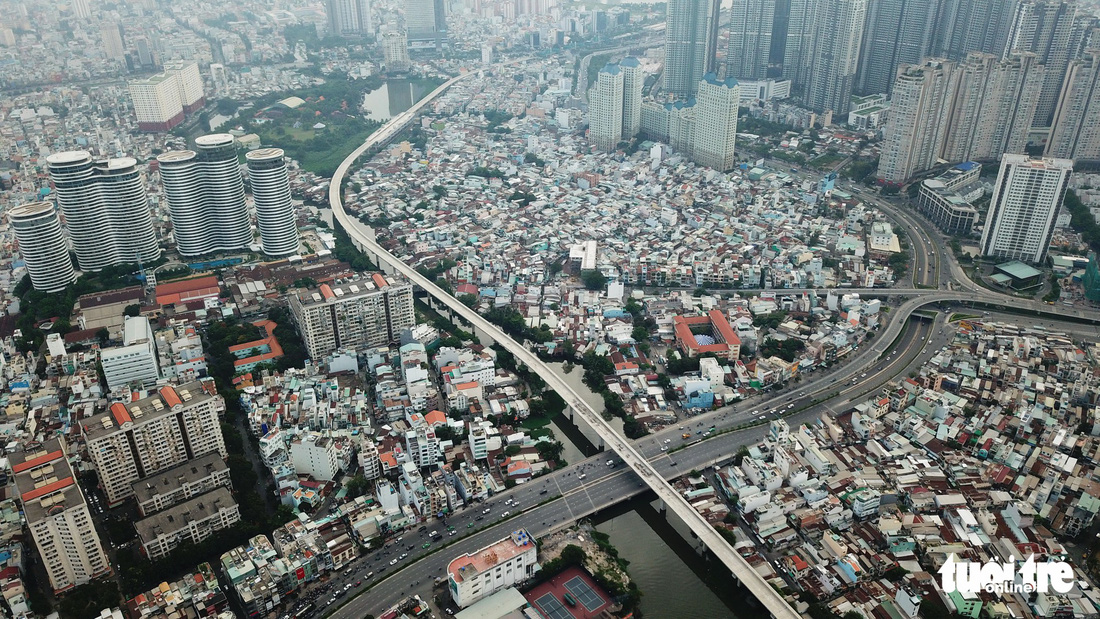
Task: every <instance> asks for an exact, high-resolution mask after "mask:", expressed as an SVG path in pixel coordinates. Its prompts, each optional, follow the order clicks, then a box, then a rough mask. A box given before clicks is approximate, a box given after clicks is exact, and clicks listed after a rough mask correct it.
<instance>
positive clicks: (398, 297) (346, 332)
mask: <svg viewBox="0 0 1100 619" xmlns="http://www.w3.org/2000/svg"><path fill="white" fill-rule="evenodd" d="M290 309H291V311H292V312H293V314H294V321H295V323H296V324H297V325H298V332H299V333H301V335H302V339H303V340H305V343H306V349H307V350H308V351H309V356H310V358H312V359H324V358H325V355H327V354H329V353H331V352H333V351H336V350H343V349H363V348H372V347H375V346H382V345H385V344H389V343H390V342H396V341H398V340H399V339H400V337H401V331H402V330H404V329H407V328H409V327H412V326H413V324H414V322H415V321H416V316H415V314H414V312H413V296H412V285H411V284H408V283H401V282H399V281H397V280H396V279H393V278H386V277H383V276H382V275H379V274H377V273H376V274H374V275H373V276H372V277H370V278H358V279H353V280H351V281H348V282H345V283H342V284H334V285H329V284H322V285H321V286H320V288H318V289H316V290H306V289H299V290H295V291H293V292H292V293H291V294H290Z"/></svg>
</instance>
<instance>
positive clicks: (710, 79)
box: [703, 71, 737, 88]
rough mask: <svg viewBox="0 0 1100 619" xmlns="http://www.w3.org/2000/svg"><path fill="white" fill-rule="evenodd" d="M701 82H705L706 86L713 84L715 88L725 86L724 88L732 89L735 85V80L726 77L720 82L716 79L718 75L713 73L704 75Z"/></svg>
mask: <svg viewBox="0 0 1100 619" xmlns="http://www.w3.org/2000/svg"><path fill="white" fill-rule="evenodd" d="M703 81H704V82H707V83H708V84H714V85H715V86H725V87H726V88H733V87H734V86H736V85H737V79H735V78H732V77H727V78H726V79H725V81H722V80H719V79H718V75H717V74H715V73H714V72H713V71H711V72H710V73H707V74H706V75H704V76H703Z"/></svg>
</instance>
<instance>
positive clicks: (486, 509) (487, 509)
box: [481, 507, 492, 514]
mask: <svg viewBox="0 0 1100 619" xmlns="http://www.w3.org/2000/svg"><path fill="white" fill-rule="evenodd" d="M490 509H492V508H489V507H486V508H485V511H483V512H481V513H483V514H488V513H489V510H490Z"/></svg>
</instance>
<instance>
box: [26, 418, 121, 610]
mask: <svg viewBox="0 0 1100 619" xmlns="http://www.w3.org/2000/svg"><path fill="white" fill-rule="evenodd" d="M67 457H68V456H67V453H66V448H65V446H64V444H63V443H62V442H61V441H60V440H59V439H56V438H55V439H50V440H49V441H46V442H45V443H30V444H28V445H27V446H26V450H25V451H21V452H16V453H13V454H10V455H9V456H8V462H9V464H10V465H11V469H12V473H13V474H14V476H15V490H16V493H17V495H18V496H19V500H20V501H21V502H22V504H23V516H24V518H25V519H26V522H27V528H28V529H29V530H30V532H31V538H32V539H33V540H34V545H35V547H36V548H37V549H38V556H39V557H40V558H41V561H42V565H43V567H44V568H45V570H46V575H47V576H48V577H49V579H50V587H51V588H52V589H53V592H54V594H58V593H62V592H64V591H68V590H70V589H72V588H74V587H78V586H80V585H83V584H86V583H88V582H90V581H92V580H93V579H95V578H99V577H100V576H106V575H108V574H110V573H111V565H110V563H109V562H108V560H107V555H106V553H104V552H103V544H102V543H100V540H99V534H98V533H97V532H96V529H95V525H93V524H92V515H91V513H90V512H89V510H88V504H87V503H86V502H85V500H84V494H83V493H82V492H81V491H80V485H79V484H78V483H77V482H76V478H75V477H74V475H73V469H72V467H71V466H69V462H68V459H67Z"/></svg>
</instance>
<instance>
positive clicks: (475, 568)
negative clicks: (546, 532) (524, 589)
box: [447, 529, 538, 608]
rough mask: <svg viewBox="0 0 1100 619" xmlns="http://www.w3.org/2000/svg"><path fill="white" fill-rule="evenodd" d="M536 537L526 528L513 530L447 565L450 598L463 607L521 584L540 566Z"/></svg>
mask: <svg viewBox="0 0 1100 619" xmlns="http://www.w3.org/2000/svg"><path fill="white" fill-rule="evenodd" d="M536 561H537V552H536V550H535V540H534V538H532V537H531V535H530V534H529V533H527V531H526V530H525V529H519V530H518V531H514V532H513V533H512V534H511V535H510V536H509V537H506V538H504V539H502V540H500V541H499V542H496V543H495V544H493V545H491V546H486V547H485V548H482V549H481V550H479V551H477V552H475V553H474V554H464V555H462V556H460V557H458V558H456V559H454V560H452V561H451V562H450V563H449V564H448V565H447V585H448V587H449V588H450V590H451V598H452V599H454V601H455V603H456V604H458V605H459V606H460V607H462V608H466V607H467V606H469V605H470V604H473V603H474V602H476V601H478V600H480V599H482V598H485V597H488V596H490V595H492V594H494V593H496V592H497V591H500V590H501V589H507V588H508V587H511V586H514V585H517V584H519V583H522V582H523V581H525V580H527V579H528V578H530V577H531V576H532V575H533V574H534V573H535V571H536V569H537V567H538V566H537V563H536Z"/></svg>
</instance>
